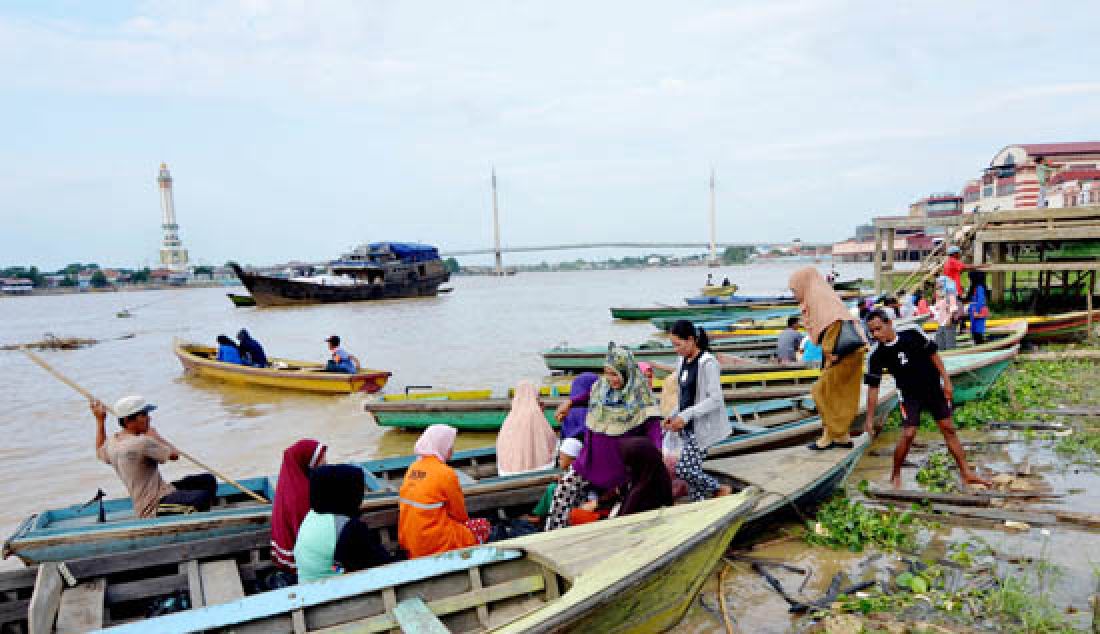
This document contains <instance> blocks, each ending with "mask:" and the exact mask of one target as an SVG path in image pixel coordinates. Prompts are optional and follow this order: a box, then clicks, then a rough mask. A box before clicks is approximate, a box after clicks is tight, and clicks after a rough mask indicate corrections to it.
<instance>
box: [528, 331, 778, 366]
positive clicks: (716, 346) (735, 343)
mask: <svg viewBox="0 0 1100 634" xmlns="http://www.w3.org/2000/svg"><path fill="white" fill-rule="evenodd" d="M775 342H776V338H775V336H774V335H772V336H766V337H742V338H737V339H731V340H729V341H721V342H718V341H716V342H714V343H713V344H712V345H711V350H712V351H713V352H723V353H728V354H735V355H738V356H743V357H748V358H754V357H761V356H770V355H772V354H774V352H775ZM626 347H627V348H629V349H630V351H631V352H632V353H633V354H634V359H635V360H637V361H650V362H652V361H658V362H660V363H667V362H669V361H670V360H675V358H676V351H675V350H674V349H673V348H672V344H670V343H668V342H667V341H647V342H645V343H642V344H640V345H635V346H626ZM541 354H542V358H543V360H544V361H545V362H546V367H547V368H549V369H551V370H567V371H575V372H584V371H588V370H594V371H599V370H601V369H602V368H603V361H604V359H606V358H607V346H606V345H603V346H575V347H569V346H565V345H562V346H558V347H555V348H550V349H548V350H543V351H542V353H541Z"/></svg>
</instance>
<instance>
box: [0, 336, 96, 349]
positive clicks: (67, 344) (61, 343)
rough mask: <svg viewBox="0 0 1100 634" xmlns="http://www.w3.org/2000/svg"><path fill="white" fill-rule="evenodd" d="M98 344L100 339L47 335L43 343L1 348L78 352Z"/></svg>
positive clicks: (12, 345) (1, 347)
mask: <svg viewBox="0 0 1100 634" xmlns="http://www.w3.org/2000/svg"><path fill="white" fill-rule="evenodd" d="M97 343H99V340H98V339H82V338H80V337H55V336H53V335H51V334H48V333H47V334H46V336H45V338H44V339H42V340H41V341H32V342H30V343H13V344H7V345H3V346H0V350H21V349H23V348H30V349H32V350H78V349H80V348H86V347H88V346H94V345H95V344H97Z"/></svg>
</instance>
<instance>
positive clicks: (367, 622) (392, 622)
mask: <svg viewBox="0 0 1100 634" xmlns="http://www.w3.org/2000/svg"><path fill="white" fill-rule="evenodd" d="M545 588H546V584H545V582H544V580H543V578H542V575H531V576H529V577H521V578H519V579H513V580H511V581H507V582H504V583H498V584H496V585H492V586H486V587H484V588H482V589H480V590H473V591H471V592H464V593H462V594H456V595H454V596H450V597H444V598H442V599H436V600H435V601H432V602H430V603H428V604H427V607H428V609H430V610H431V612H432V613H433V614H435V615H436V616H437V617H440V616H446V615H448V614H454V613H456V612H462V611H464V610H469V609H470V608H474V607H477V606H479V605H486V604H489V603H492V602H494V601H501V600H504V599H510V598H512V597H518V596H521V595H524V594H533V593H536V592H542V591H543V590H544V589H545ZM398 626H399V624H398V622H397V620H396V619H395V618H394V617H393V615H392V614H390V613H389V612H387V613H386V614H380V615H378V616H375V617H371V618H369V619H364V620H361V621H356V622H354V623H344V624H342V625H335V626H333V627H327V628H324V629H320V630H315V631H314V634H351V633H352V632H355V633H356V634H375V633H377V632H385V631H388V630H392V629H394V628H396V627H398Z"/></svg>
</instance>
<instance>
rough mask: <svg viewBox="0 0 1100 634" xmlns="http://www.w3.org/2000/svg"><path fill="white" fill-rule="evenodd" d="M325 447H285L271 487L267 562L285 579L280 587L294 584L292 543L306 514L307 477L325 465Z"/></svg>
mask: <svg viewBox="0 0 1100 634" xmlns="http://www.w3.org/2000/svg"><path fill="white" fill-rule="evenodd" d="M326 451H327V447H325V445H323V444H321V443H319V442H317V441H316V440H313V439H310V438H305V439H302V440H299V441H298V442H296V443H294V444H293V445H291V446H289V447H287V448H286V451H284V452H283V465H282V467H280V468H279V480H278V482H277V484H276V487H275V504H274V505H273V506H272V509H271V561H272V563H274V564H275V567H276V568H278V569H279V570H280V571H282V572H283V573H286V574H287V575H288V576H289V577H290V578H287V579H286V580H285V581H286V583H284V584H281V585H293V584H295V583H297V580H296V578H295V577H296V575H297V572H298V566H297V564H296V563H295V561H294V544H295V542H296V540H297V539H298V528H299V527H300V526H301V525H302V520H304V519H305V517H306V514H307V513H309V491H310V488H309V476H310V473H311V472H312V471H313V470H314V469H317V468H318V467H322V466H324V464H325V453H326Z"/></svg>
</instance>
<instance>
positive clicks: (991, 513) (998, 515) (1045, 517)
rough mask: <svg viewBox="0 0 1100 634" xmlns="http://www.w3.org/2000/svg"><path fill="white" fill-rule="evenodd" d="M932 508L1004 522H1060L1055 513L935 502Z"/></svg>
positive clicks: (941, 511)
mask: <svg viewBox="0 0 1100 634" xmlns="http://www.w3.org/2000/svg"><path fill="white" fill-rule="evenodd" d="M932 510H933V511H938V512H940V513H949V514H952V515H962V516H964V517H978V518H982V519H989V520H997V521H1002V522H1023V523H1025V524H1031V525H1032V526H1051V525H1053V524H1057V523H1058V518H1057V517H1056V516H1055V515H1054V514H1053V513H1028V512H1021V511H1004V510H998V509H983V508H972V507H966V506H952V505H949V504H933V505H932Z"/></svg>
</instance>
